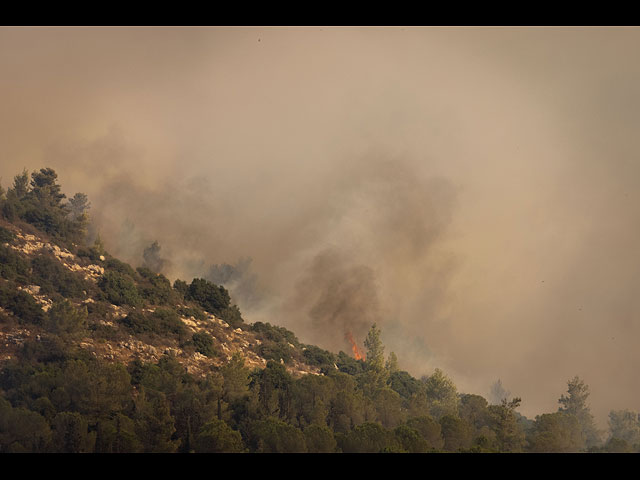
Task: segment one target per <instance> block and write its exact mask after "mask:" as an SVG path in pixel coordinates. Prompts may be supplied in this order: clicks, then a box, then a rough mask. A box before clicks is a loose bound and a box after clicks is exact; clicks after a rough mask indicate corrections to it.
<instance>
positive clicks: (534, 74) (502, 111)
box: [0, 27, 640, 423]
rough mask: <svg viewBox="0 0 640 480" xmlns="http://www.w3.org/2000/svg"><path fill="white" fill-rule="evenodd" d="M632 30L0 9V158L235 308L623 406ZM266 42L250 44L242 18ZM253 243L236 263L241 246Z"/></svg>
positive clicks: (547, 398)
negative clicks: (116, 20) (179, 22)
mask: <svg viewBox="0 0 640 480" xmlns="http://www.w3.org/2000/svg"><path fill="white" fill-rule="evenodd" d="M639 37H640V30H639V29H637V28H405V29H403V28H139V29H138V28H7V27H4V28H0V64H1V65H3V74H2V75H1V76H0V100H1V101H2V105H3V108H2V109H1V110H0V132H1V133H0V158H1V159H2V160H0V176H1V177H2V179H3V180H2V182H3V186H4V187H6V186H8V185H9V183H10V181H11V179H12V178H13V176H14V175H16V174H17V173H19V172H20V171H22V169H23V168H24V167H26V168H28V169H29V170H34V169H38V168H41V167H44V166H50V167H52V168H54V169H55V170H56V172H57V173H58V176H59V179H60V181H61V184H62V186H63V189H64V190H65V193H66V194H67V195H68V196H69V197H71V196H72V195H73V194H74V193H76V192H83V193H86V194H87V196H88V199H89V200H90V202H91V209H90V210H89V215H90V216H91V217H92V220H93V225H94V227H95V231H94V230H92V231H91V232H92V234H95V235H98V234H99V235H100V238H101V239H102V240H103V242H104V244H105V246H106V248H107V250H108V251H109V252H110V253H112V254H114V255H117V256H119V257H121V258H123V259H124V260H126V261H128V262H130V263H132V264H134V265H136V266H137V265H139V264H141V263H142V261H143V253H144V249H145V248H148V247H149V245H151V244H152V243H153V242H154V241H158V244H159V245H161V246H162V259H165V260H167V263H165V264H163V265H162V268H163V273H164V274H165V275H167V276H168V277H169V278H171V279H172V280H173V279H175V278H181V279H186V280H190V279H191V278H193V277H195V276H198V277H205V278H210V279H214V278H216V279H220V280H222V279H224V282H226V285H227V286H228V287H229V289H230V291H231V294H232V296H233V298H234V301H236V302H237V303H238V304H239V305H240V307H241V309H242V311H243V314H244V316H245V317H246V318H247V320H248V321H250V322H253V321H257V320H262V321H269V322H271V323H275V324H279V325H283V326H286V327H287V328H290V329H291V330H293V331H294V332H295V333H296V334H297V335H298V336H299V338H300V339H301V340H302V341H304V342H306V343H317V344H319V345H322V346H325V347H326V348H331V349H336V350H338V349H342V350H345V349H347V351H349V350H348V348H349V345H348V342H347V340H345V338H344V335H345V331H344V330H345V329H347V328H348V329H352V334H353V337H354V340H355V341H356V342H358V343H359V344H361V343H362V341H363V338H364V334H365V333H366V330H367V329H368V327H369V326H370V325H369V324H370V323H372V322H373V321H375V322H376V323H377V324H378V326H379V327H380V328H381V331H382V340H383V342H384V343H385V347H386V350H385V351H387V352H391V351H394V352H396V354H397V356H398V360H399V366H400V368H402V369H406V370H409V371H410V372H411V373H412V374H414V375H416V376H420V375H422V374H425V373H430V372H432V371H433V369H434V368H435V367H439V368H441V369H443V370H444V371H446V372H447V374H448V375H450V376H451V377H452V378H453V379H454V381H455V382H456V384H457V386H458V390H459V391H466V392H478V393H482V392H484V391H485V390H486V386H487V385H489V384H490V383H491V382H492V381H494V380H495V378H501V379H502V381H504V383H505V384H506V385H509V387H510V388H511V389H512V390H513V391H515V392H517V393H518V396H520V397H522V407H521V408H520V410H521V411H522V413H524V414H525V415H528V416H532V415H535V414H539V413H542V412H548V411H555V410H556V409H557V399H558V397H559V396H560V394H561V393H562V392H564V391H565V388H566V381H567V380H568V379H569V378H572V377H573V376H575V375H579V376H580V377H581V378H583V379H584V380H585V382H586V383H587V384H589V386H590V391H591V392H592V394H591V397H590V400H591V404H592V408H593V409H594V413H595V414H596V417H597V418H598V419H599V420H600V422H601V423H603V422H604V421H606V415H607V413H608V411H609V409H625V408H628V409H632V410H638V406H637V405H636V403H635V402H636V401H637V398H638V394H639V393H640V384H639V383H638V381H637V378H636V377H637V376H636V373H635V365H636V364H637V362H638V360H640V357H639V356H638V353H637V349H636V348H635V345H634V343H633V342H634V339H635V338H636V336H637V333H638V332H639V325H640V324H639V323H638V318H639V314H640V305H638V302H637V292H636V285H637V278H638V268H637V265H639V264H640V252H639V251H638V249H637V248H636V244H637V238H638V234H639V233H640V227H639V226H638V222H637V218H638V216H639V215H640V201H639V200H640V193H639V192H640V189H638V188H637V179H638V178H640V175H639V174H640V171H639V168H638V162H637V161H636V157H637V152H638V150H639V149H640V137H638V136H637V126H638V124H639V123H640V117H639V116H638V115H639V114H638V112H640V108H638V106H639V105H640V81H639V80H640V61H639V60H638V59H637V55H635V51H634V48H635V45H637V42H638V40H640V38H639ZM258 38H260V42H258V41H257V39H258ZM248 258H251V259H252V260H251V262H250V263H248V261H246V260H238V259H248Z"/></svg>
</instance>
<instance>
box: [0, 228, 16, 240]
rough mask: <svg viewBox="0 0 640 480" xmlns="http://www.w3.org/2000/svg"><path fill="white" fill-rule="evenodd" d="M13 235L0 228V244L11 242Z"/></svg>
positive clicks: (9, 231)
mask: <svg viewBox="0 0 640 480" xmlns="http://www.w3.org/2000/svg"><path fill="white" fill-rule="evenodd" d="M14 237H15V235H14V234H13V232H12V231H11V230H7V229H6V228H4V227H0V243H8V242H11V241H12V240H13V238H14Z"/></svg>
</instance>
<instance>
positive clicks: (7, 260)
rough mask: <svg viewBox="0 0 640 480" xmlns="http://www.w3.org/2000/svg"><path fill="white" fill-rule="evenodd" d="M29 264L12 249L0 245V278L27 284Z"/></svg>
mask: <svg viewBox="0 0 640 480" xmlns="http://www.w3.org/2000/svg"><path fill="white" fill-rule="evenodd" d="M28 274H29V262H28V261H27V260H25V259H24V258H22V257H21V256H20V255H19V254H17V253H16V252H15V251H14V250H13V249H11V248H9V247H5V246H4V245H0V277H2V278H6V279H7V280H18V281H20V282H21V283H28V282H27V275H28Z"/></svg>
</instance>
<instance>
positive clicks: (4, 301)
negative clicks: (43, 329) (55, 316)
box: [0, 283, 44, 325]
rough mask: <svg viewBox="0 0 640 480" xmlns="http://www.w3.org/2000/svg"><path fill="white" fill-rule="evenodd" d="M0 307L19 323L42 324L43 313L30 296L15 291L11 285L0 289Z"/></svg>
mask: <svg viewBox="0 0 640 480" xmlns="http://www.w3.org/2000/svg"><path fill="white" fill-rule="evenodd" d="M0 306H1V307H3V308H6V309H7V310H9V311H11V312H13V314H14V315H15V316H16V317H17V318H18V320H19V321H20V323H32V324H36V325H40V324H42V322H43V321H44V312H43V310H42V308H41V307H40V305H38V303H37V302H36V301H35V300H34V299H33V297H32V296H31V295H29V294H28V293H27V292H23V291H22V290H17V288H16V286H15V285H13V284H7V283H5V284H3V285H2V286H1V287H0Z"/></svg>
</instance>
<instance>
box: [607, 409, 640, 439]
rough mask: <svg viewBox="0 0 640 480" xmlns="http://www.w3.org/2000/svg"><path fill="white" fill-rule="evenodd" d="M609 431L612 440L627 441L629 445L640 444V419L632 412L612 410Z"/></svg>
mask: <svg viewBox="0 0 640 480" xmlns="http://www.w3.org/2000/svg"><path fill="white" fill-rule="evenodd" d="M609 430H610V432H611V438H617V439H619V440H624V441H626V442H627V443H628V444H629V445H638V444H640V419H639V418H638V414H637V413H636V412H632V411H630V410H611V411H610V412H609Z"/></svg>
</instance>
